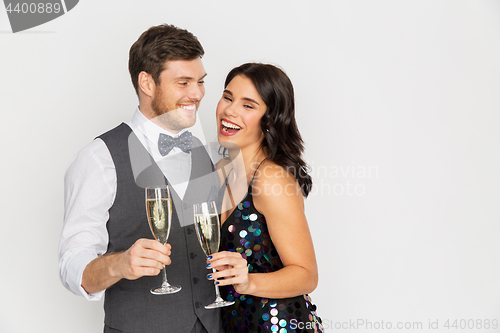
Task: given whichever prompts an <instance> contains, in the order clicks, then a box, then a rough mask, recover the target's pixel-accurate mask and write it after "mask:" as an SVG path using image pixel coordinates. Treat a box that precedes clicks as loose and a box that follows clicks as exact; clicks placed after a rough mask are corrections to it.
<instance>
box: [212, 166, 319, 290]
mask: <svg viewBox="0 0 500 333" xmlns="http://www.w3.org/2000/svg"><path fill="white" fill-rule="evenodd" d="M252 193H253V197H254V204H255V208H256V209H257V210H258V211H259V212H261V213H262V214H263V215H264V216H265V217H266V221H267V226H268V230H269V235H270V236H271V239H272V241H273V243H274V245H275V247H276V250H277V251H278V254H279V256H280V258H281V261H282V262H283V265H284V267H283V268H282V269H280V270H278V271H276V272H272V273H252V274H249V273H248V268H247V262H246V260H245V259H243V258H242V257H241V255H240V254H239V253H235V252H226V251H224V252H219V253H215V254H214V255H213V256H212V259H211V260H209V263H210V264H211V266H210V267H214V268H217V269H219V270H220V271H219V272H217V273H214V274H212V278H211V279H217V278H220V277H224V278H225V279H224V280H219V281H217V282H219V285H229V284H233V285H234V287H235V290H236V292H238V293H240V294H249V295H254V296H260V297H268V298H285V297H293V296H298V295H302V294H306V293H310V292H312V291H313V290H314V289H315V288H316V286H317V283H318V270H317V265H316V257H315V254H314V247H313V243H312V239H311V235H310V232H309V227H308V224H307V219H306V217H305V214H304V202H303V197H302V193H301V191H300V188H299V186H298V184H297V182H296V181H295V178H294V177H293V175H291V174H290V173H287V172H286V171H284V169H283V168H281V167H278V166H276V165H274V164H271V163H265V164H263V165H262V166H261V168H259V172H258V177H257V178H256V180H255V181H254V187H253V192H252Z"/></svg>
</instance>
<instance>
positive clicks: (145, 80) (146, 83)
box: [138, 71, 156, 97]
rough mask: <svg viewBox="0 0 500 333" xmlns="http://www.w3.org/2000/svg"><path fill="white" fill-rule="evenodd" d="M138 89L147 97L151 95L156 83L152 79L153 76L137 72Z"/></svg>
mask: <svg viewBox="0 0 500 333" xmlns="http://www.w3.org/2000/svg"><path fill="white" fill-rule="evenodd" d="M138 84H139V90H140V91H142V93H143V94H145V95H146V96H149V97H153V96H154V93H155V88H156V84H155V81H154V80H153V77H152V76H151V75H150V74H148V73H146V72H144V71H142V72H140V73H139V78H138Z"/></svg>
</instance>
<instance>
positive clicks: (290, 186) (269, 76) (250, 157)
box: [207, 63, 322, 332]
mask: <svg viewBox="0 0 500 333" xmlns="http://www.w3.org/2000/svg"><path fill="white" fill-rule="evenodd" d="M294 112H295V111H294V95H293V86H292V84H291V82H290V79H289V78H288V77H287V75H286V74H285V73H284V72H283V71H282V70H280V69H279V68H277V67H274V66H272V65H266V64H256V63H249V64H244V65H242V66H240V67H237V68H235V69H233V70H232V71H231V72H230V73H229V74H228V76H227V78H226V81H225V90H224V92H223V95H222V98H221V100H220V101H219V104H218V105H217V124H218V127H219V131H218V140H219V142H220V144H221V145H222V146H223V147H225V148H227V150H228V153H229V156H230V157H233V159H234V155H236V154H237V155H238V157H240V160H241V162H242V165H243V166H244V167H242V168H236V167H234V163H229V159H223V160H222V161H221V162H219V164H218V168H219V170H220V171H221V173H222V174H223V175H224V176H223V177H222V179H225V184H226V189H227V190H226V192H225V196H224V200H223V207H226V209H222V211H223V212H222V214H221V221H222V227H221V252H218V253H215V254H214V255H212V256H211V257H209V258H208V265H207V268H216V269H217V272H216V273H212V274H209V275H208V278H209V279H212V280H217V281H215V283H216V284H218V285H219V286H225V287H223V288H221V289H222V290H221V292H222V293H223V296H224V297H225V298H227V299H228V300H234V301H235V304H234V305H232V306H228V307H225V308H222V309H221V310H222V312H223V317H224V318H223V320H224V327H225V328H226V330H227V331H228V332H303V331H307V332H315V331H319V332H321V331H322V328H321V325H320V322H319V321H320V319H319V318H318V317H317V316H316V312H315V310H316V307H315V306H314V305H312V303H311V301H310V298H309V296H308V295H307V294H308V293H310V292H312V291H313V290H314V289H315V288H316V286H317V282H318V271H317V266H316V258H315V254H314V248H313V244H312V239H311V236H310V233H309V228H308V225H307V220H306V217H305V215H304V203H303V196H307V195H308V194H309V191H310V190H311V186H312V181H311V177H310V176H309V175H308V174H307V171H306V168H307V165H306V163H305V162H304V161H303V160H302V158H301V153H302V151H303V145H302V139H301V137H300V133H299V131H298V129H297V124H296V122H295V116H294ZM231 155H233V156H231ZM241 179H243V180H244V184H245V187H246V188H247V189H248V193H246V191H243V193H241V191H238V190H237V186H236V184H237V183H238V180H241Z"/></svg>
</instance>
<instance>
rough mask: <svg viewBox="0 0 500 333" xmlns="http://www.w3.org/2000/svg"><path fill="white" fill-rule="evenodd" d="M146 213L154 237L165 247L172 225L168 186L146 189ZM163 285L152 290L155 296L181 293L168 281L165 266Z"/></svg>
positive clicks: (179, 288)
mask: <svg viewBox="0 0 500 333" xmlns="http://www.w3.org/2000/svg"><path fill="white" fill-rule="evenodd" d="M146 211H147V214H148V221H149V227H150V228H151V232H152V233H153V237H154V238H155V239H156V240H157V241H158V242H160V243H162V244H163V245H165V244H166V243H167V240H168V235H169V234H170V226H171V224H172V198H171V197H170V190H169V188H168V186H167V185H165V186H163V187H147V188H146ZM162 271H163V283H162V285H161V286H160V287H158V288H153V289H151V293H152V294H155V295H166V294H173V293H176V292H178V291H180V290H181V289H182V288H181V287H180V286H175V285H171V284H170V283H168V281H167V268H166V267H165V266H163V269H162Z"/></svg>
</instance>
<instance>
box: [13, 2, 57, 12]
mask: <svg viewBox="0 0 500 333" xmlns="http://www.w3.org/2000/svg"><path fill="white" fill-rule="evenodd" d="M61 9H62V8H61V5H60V4H59V3H51V2H47V3H45V2H38V3H35V2H32V3H17V4H16V5H15V6H14V8H12V4H11V3H9V4H8V5H7V7H6V10H7V13H9V14H10V13H12V12H14V13H19V14H20V13H23V14H27V13H31V14H35V13H40V14H41V13H47V14H52V13H56V14H58V13H59V12H60V11H61Z"/></svg>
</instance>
